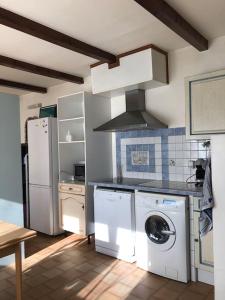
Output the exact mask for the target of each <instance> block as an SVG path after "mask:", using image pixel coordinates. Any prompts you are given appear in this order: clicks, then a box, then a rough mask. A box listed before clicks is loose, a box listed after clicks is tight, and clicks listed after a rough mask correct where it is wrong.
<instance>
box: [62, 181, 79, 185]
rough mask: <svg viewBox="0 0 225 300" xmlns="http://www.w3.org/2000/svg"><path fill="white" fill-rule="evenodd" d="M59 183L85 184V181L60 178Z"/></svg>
mask: <svg viewBox="0 0 225 300" xmlns="http://www.w3.org/2000/svg"><path fill="white" fill-rule="evenodd" d="M59 184H78V185H85V182H84V181H78V180H60V182H59Z"/></svg>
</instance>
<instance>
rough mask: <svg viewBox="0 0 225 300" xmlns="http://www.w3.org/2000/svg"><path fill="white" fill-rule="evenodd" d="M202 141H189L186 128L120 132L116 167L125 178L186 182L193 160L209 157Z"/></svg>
mask: <svg viewBox="0 0 225 300" xmlns="http://www.w3.org/2000/svg"><path fill="white" fill-rule="evenodd" d="M203 143H204V141H193V140H191V141H189V140H186V136H185V127H179V128H168V129H158V130H138V131H128V132H118V133H116V159H117V168H121V170H122V173H123V176H124V177H130V178H142V179H157V180H171V181H186V179H187V178H188V177H190V176H191V175H192V174H193V173H194V172H195V169H193V168H192V165H193V161H195V160H196V159H198V158H206V157H207V154H208V153H207V149H206V148H205V147H204V146H203Z"/></svg>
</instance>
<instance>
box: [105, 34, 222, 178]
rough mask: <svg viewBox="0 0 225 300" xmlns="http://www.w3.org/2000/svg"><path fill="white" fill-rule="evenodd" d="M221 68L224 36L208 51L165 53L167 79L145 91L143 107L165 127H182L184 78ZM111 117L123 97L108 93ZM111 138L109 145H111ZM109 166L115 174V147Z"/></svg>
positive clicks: (119, 109) (119, 110) (117, 111)
mask: <svg viewBox="0 0 225 300" xmlns="http://www.w3.org/2000/svg"><path fill="white" fill-rule="evenodd" d="M223 68H224V69H225V36H223V37H220V38H217V39H215V40H213V41H212V42H211V43H210V48H209V50H208V51H204V52H199V51H197V50H196V49H194V48H193V47H187V48H183V49H179V50H176V51H172V52H170V53H169V78H170V83H169V85H167V86H163V87H159V88H155V89H151V90H146V108H147V110H148V111H151V113H153V115H154V116H156V117H157V118H159V119H160V120H161V121H163V122H164V123H166V124H168V126H169V127H182V126H185V92H184V78H185V77H186V76H191V75H196V74H201V73H206V72H210V71H216V70H220V69H223ZM111 99H112V100H111V105H112V108H111V111H112V117H115V116H117V115H118V114H120V113H122V112H124V111H125V97H124V95H123V94H122V92H121V93H120V94H116V93H114V94H112V98H111ZM114 136H115V135H113V145H115V137H114ZM113 150H114V152H113V153H114V155H113V166H114V175H116V172H115V163H116V162H115V147H114V148H113Z"/></svg>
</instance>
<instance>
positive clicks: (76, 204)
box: [59, 184, 86, 235]
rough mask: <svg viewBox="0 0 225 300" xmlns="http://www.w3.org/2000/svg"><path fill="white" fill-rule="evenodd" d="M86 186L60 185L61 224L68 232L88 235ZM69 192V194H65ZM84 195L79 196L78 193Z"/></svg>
mask: <svg viewBox="0 0 225 300" xmlns="http://www.w3.org/2000/svg"><path fill="white" fill-rule="evenodd" d="M83 188H84V186H81V187H80V186H79V185H77V184H70V185H68V184H60V185H59V200H60V203H61V216H62V217H61V224H62V228H63V229H64V230H66V231H69V232H73V233H76V234H80V235H86V223H85V220H86V215H85V212H86V209H85V206H86V204H85V195H82V194H83ZM65 190H68V191H69V192H65ZM79 191H80V193H82V194H77V193H79Z"/></svg>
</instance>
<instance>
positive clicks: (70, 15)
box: [0, 0, 225, 94]
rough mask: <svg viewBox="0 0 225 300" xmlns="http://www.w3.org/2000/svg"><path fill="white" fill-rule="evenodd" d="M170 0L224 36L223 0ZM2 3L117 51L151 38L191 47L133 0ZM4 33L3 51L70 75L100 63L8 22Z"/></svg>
mask: <svg viewBox="0 0 225 300" xmlns="http://www.w3.org/2000/svg"><path fill="white" fill-rule="evenodd" d="M167 2H168V3H169V4H171V5H172V6H173V7H174V8H175V9H176V10H177V11H178V12H179V13H181V14H182V15H183V16H184V17H185V18H186V19H187V20H188V21H189V22H190V23H191V24H192V25H193V26H194V27H195V28H196V29H197V30H199V31H200V32H201V33H202V34H203V35H205V37H206V38H208V39H209V40H211V39H213V38H215V37H218V36H221V35H225V1H224V0H213V1H212V0H198V1H196V0H188V1H187V0H167ZM0 6H1V7H3V8H6V9H9V10H11V11H13V12H16V13H18V14H21V15H23V16H25V17H28V18H30V19H32V20H34V21H37V22H39V23H42V24H44V25H47V26H49V27H51V28H54V29H56V30H58V31H61V32H63V33H65V34H68V35H71V36H73V37H75V38H77V39H80V40H82V41H84V42H87V43H89V44H92V45H94V46H96V47H99V48H102V49H104V50H107V51H109V52H111V53H114V54H119V53H123V52H125V51H128V50H131V49H134V48H137V47H140V46H144V45H146V44H149V43H153V44H155V45H157V46H158V47H161V48H163V49H165V50H167V51H171V50H175V49H178V48H182V47H186V46H188V43H187V42H185V41H184V40H183V39H182V38H180V37H179V36H177V35H176V34H175V33H173V32H172V31H171V30H170V29H168V28H167V27H166V26H165V25H163V24H162V23H161V22H159V21H158V20H157V19H156V18H155V17H153V16H152V15H151V14H149V13H148V12H147V11H146V10H144V9H143V8H142V7H141V6H139V5H138V4H137V3H136V2H135V1H133V0H122V1H121V0H91V1H90V0H89V1H84V0H29V1H28V0H0ZM0 38H1V42H0V54H1V55H6V56H9V57H12V58H16V59H19V60H24V61H26V62H30V63H33V64H38V65H41V66H45V67H49V68H52V69H56V70H60V71H64V72H68V73H71V74H75V75H80V76H87V75H88V74H89V65H90V64H91V63H93V62H95V60H94V59H92V58H89V57H86V56H83V55H81V54H78V53H75V52H72V51H70V50H67V49H63V48H61V47H59V46H56V45H53V44H50V43H48V42H45V41H42V40H40V39H37V38H34V37H32V36H29V35H27V34H24V33H21V32H19V31H16V30H14V29H11V28H8V27H5V26H3V25H0ZM196 51H197V50H196ZM0 73H1V75H0V78H4V79H8V80H14V81H20V82H24V83H30V84H34V85H40V86H45V87H49V86H53V85H56V84H59V83H62V81H59V80H55V79H51V78H47V77H43V76H39V75H32V74H31V73H26V72H22V71H18V70H12V69H9V68H5V67H0ZM0 90H1V89H0ZM4 91H7V89H4ZM11 91H12V90H10V92H11ZM14 92H15V93H19V94H21V93H27V92H23V91H22V92H21V91H17V90H14Z"/></svg>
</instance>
